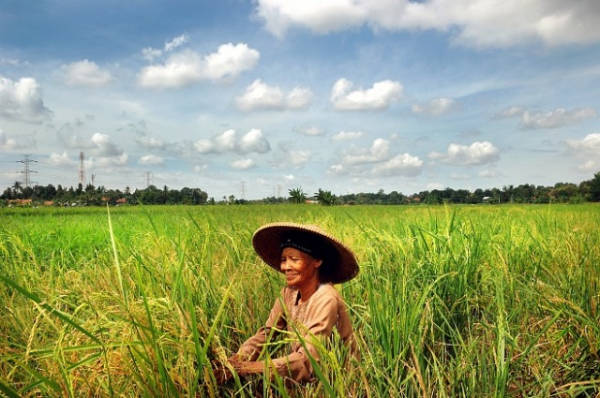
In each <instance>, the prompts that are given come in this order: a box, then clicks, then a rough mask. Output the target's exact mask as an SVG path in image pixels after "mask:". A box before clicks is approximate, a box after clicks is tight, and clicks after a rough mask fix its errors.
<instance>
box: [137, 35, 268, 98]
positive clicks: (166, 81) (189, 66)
mask: <svg viewBox="0 0 600 398" xmlns="http://www.w3.org/2000/svg"><path fill="white" fill-rule="evenodd" d="M259 58H260V53H259V52H258V51H257V50H254V49H252V48H249V47H248V45H247V44H243V43H239V44H235V45H234V44H232V43H228V44H223V45H221V46H220V47H219V49H218V50H217V52H215V53H212V54H209V55H206V56H204V57H203V56H201V55H199V54H198V53H196V52H193V51H191V50H184V51H181V52H178V53H173V54H172V55H170V56H169V58H168V59H167V60H166V61H165V63H164V64H162V65H150V66H147V67H145V68H143V69H142V71H141V72H140V74H139V76H138V78H139V84H140V86H141V87H145V88H157V89H164V88H180V87H185V86H189V85H192V84H196V83H198V82H201V81H212V82H220V81H227V80H233V79H235V78H236V77H237V76H239V75H240V74H241V73H243V72H245V71H247V70H250V69H252V68H254V67H255V66H256V64H257V62H258V59H259Z"/></svg>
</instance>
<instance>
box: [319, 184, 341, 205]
mask: <svg viewBox="0 0 600 398" xmlns="http://www.w3.org/2000/svg"><path fill="white" fill-rule="evenodd" d="M315 196H316V198H317V200H318V201H319V203H320V204H322V205H323V206H331V205H334V204H335V201H336V199H337V198H336V197H335V195H334V194H332V193H331V191H324V190H322V189H321V188H319V192H317V193H315Z"/></svg>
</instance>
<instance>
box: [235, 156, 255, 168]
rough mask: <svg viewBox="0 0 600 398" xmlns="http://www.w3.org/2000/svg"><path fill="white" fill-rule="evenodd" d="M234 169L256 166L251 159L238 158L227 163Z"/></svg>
mask: <svg viewBox="0 0 600 398" xmlns="http://www.w3.org/2000/svg"><path fill="white" fill-rule="evenodd" d="M229 165H230V166H231V168H232V169H234V170H248V169H251V168H253V167H254V166H256V163H255V162H254V160H252V159H239V160H236V161H234V162H231V163H230V164H229Z"/></svg>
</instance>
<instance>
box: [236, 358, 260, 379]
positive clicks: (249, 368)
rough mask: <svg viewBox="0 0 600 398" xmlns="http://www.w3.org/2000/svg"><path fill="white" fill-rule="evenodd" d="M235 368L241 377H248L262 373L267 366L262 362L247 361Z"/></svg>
mask: <svg viewBox="0 0 600 398" xmlns="http://www.w3.org/2000/svg"><path fill="white" fill-rule="evenodd" d="M233 367H234V368H235V370H236V371H237V372H238V373H239V374H240V375H242V376H247V375H253V374H260V373H262V372H263V370H264V368H265V365H264V363H262V362H254V361H246V362H237V363H236V364H234V365H233Z"/></svg>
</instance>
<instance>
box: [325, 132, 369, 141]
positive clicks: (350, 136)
mask: <svg viewBox="0 0 600 398" xmlns="http://www.w3.org/2000/svg"><path fill="white" fill-rule="evenodd" d="M364 136H365V133H364V132H362V131H340V132H339V133H337V134H334V135H333V136H332V137H331V141H336V142H337V141H348V140H355V139H357V138H362V137H364Z"/></svg>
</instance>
